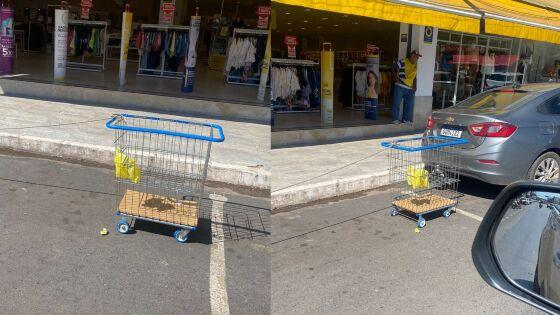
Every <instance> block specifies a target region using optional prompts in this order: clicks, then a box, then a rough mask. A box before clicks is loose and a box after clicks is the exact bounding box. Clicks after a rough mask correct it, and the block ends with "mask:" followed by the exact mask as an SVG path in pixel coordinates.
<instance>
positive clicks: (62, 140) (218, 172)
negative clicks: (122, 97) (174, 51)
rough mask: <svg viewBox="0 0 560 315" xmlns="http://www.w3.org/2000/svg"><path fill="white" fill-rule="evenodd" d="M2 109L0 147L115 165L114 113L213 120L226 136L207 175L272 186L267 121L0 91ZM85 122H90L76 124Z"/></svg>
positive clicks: (233, 182)
mask: <svg viewBox="0 0 560 315" xmlns="http://www.w3.org/2000/svg"><path fill="white" fill-rule="evenodd" d="M100 93H102V92H100ZM0 112H2V116H3V119H2V122H0V147H3V148H8V149H12V150H16V151H23V152H30V153H35V154H42V155H49V156H56V157H60V158H67V159H74V160H76V159H78V160H83V161H88V162H97V163H103V164H109V165H112V164H113V152H114V147H113V137H114V132H113V131H111V130H109V129H107V128H105V120H106V119H109V118H110V116H111V115H112V114H115V113H131V114H137V115H152V116H154V115H156V116H160V117H166V118H177V119H188V120H195V121H204V122H211V123H216V124H219V125H221V126H222V127H223V129H224V134H225V136H226V141H225V142H223V143H216V144H215V145H213V146H212V155H211V159H210V166H209V169H208V180H210V181H215V182H221V183H225V184H231V185H241V186H247V187H251V188H258V189H269V188H270V163H269V156H270V127H269V126H266V125H262V124H255V123H247V122H232V121H226V120H216V119H214V120H211V119H199V118H190V117H184V116H173V115H162V114H154V113H150V112H141V111H133V110H122V109H114V108H107V107H94V106H87V105H76V104H70V103H62V102H52V101H43V100H35V99H24V98H16V97H6V96H0ZM84 121H89V122H86V123H79V124H75V123H77V122H84ZM60 124H62V125H61V126H53V125H60ZM64 124H66V125H64ZM37 126H39V127H37Z"/></svg>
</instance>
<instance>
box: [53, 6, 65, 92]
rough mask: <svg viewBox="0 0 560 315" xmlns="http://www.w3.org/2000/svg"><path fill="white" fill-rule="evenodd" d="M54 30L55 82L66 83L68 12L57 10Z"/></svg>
mask: <svg viewBox="0 0 560 315" xmlns="http://www.w3.org/2000/svg"><path fill="white" fill-rule="evenodd" d="M54 28H55V33H54V80H55V81H64V79H65V78H66V56H67V54H68V10H55V13H54Z"/></svg>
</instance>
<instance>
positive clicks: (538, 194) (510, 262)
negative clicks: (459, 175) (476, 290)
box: [472, 181, 560, 313]
mask: <svg viewBox="0 0 560 315" xmlns="http://www.w3.org/2000/svg"><path fill="white" fill-rule="evenodd" d="M472 257H473V261H474V264H475V266H476V268H477V270H478V272H479V273H480V275H481V276H482V278H483V279H484V280H485V281H486V282H487V283H488V284H490V285H491V286H493V287H495V288H497V289H498V290H500V291H502V292H504V293H507V294H509V295H511V296H513V297H515V298H517V299H519V300H521V301H524V302H526V303H528V304H530V305H533V306H535V307H537V308H539V309H541V310H543V311H546V312H550V313H559V312H560V185H557V184H544V183H538V182H534V181H524V182H517V183H514V184H512V185H510V186H508V187H506V188H505V189H504V190H503V191H502V192H501V193H500V194H499V195H498V197H496V199H495V200H494V203H493V204H492V206H491V207H490V209H489V210H488V212H487V214H486V216H485V217H484V220H483V221H482V223H481V225H480V227H479V229H478V232H477V234H476V237H475V240H474V243H473V247H472Z"/></svg>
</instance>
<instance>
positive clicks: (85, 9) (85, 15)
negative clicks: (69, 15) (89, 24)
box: [80, 0, 93, 19]
mask: <svg viewBox="0 0 560 315" xmlns="http://www.w3.org/2000/svg"><path fill="white" fill-rule="evenodd" d="M80 5H81V7H82V19H89V12H90V10H91V8H92V7H93V0H82V1H81V2H80Z"/></svg>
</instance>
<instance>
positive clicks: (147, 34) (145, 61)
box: [135, 29, 189, 74]
mask: <svg viewBox="0 0 560 315" xmlns="http://www.w3.org/2000/svg"><path fill="white" fill-rule="evenodd" d="M135 46H136V48H137V49H138V50H140V51H141V53H142V58H141V60H140V67H141V68H142V69H157V68H159V67H160V65H161V63H162V59H163V57H164V56H165V64H164V65H163V67H164V70H165V71H168V72H179V66H180V65H181V60H183V59H184V57H185V54H186V51H187V48H188V46H189V33H188V30H169V31H165V30H159V29H153V30H152V29H145V30H142V31H141V32H138V34H136V42H135ZM143 72H144V74H154V72H153V71H147V70H146V71H143Z"/></svg>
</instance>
